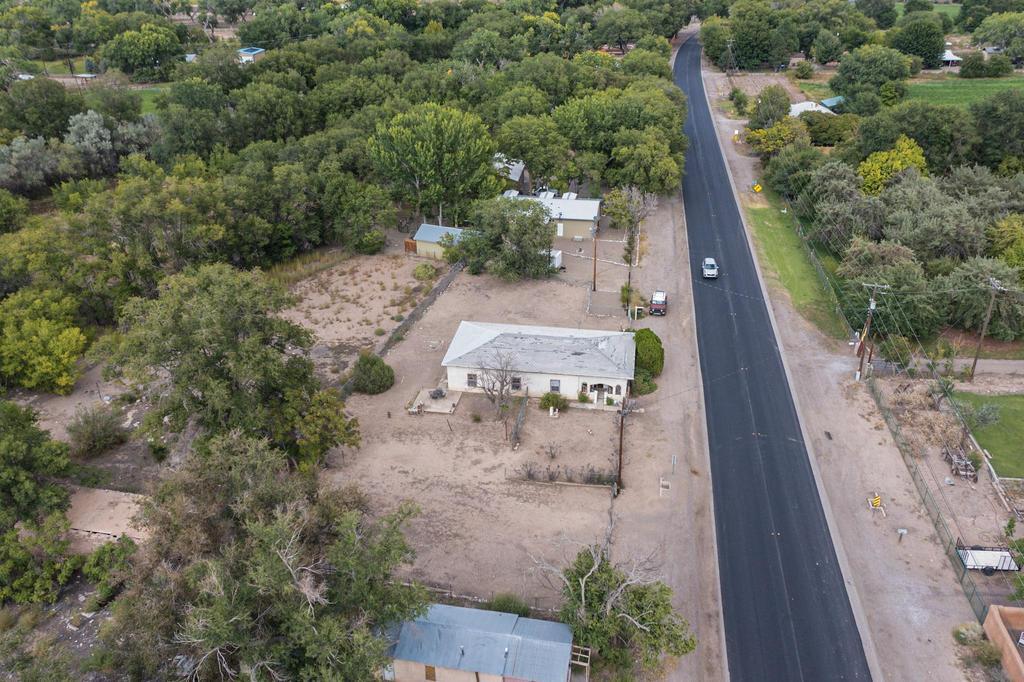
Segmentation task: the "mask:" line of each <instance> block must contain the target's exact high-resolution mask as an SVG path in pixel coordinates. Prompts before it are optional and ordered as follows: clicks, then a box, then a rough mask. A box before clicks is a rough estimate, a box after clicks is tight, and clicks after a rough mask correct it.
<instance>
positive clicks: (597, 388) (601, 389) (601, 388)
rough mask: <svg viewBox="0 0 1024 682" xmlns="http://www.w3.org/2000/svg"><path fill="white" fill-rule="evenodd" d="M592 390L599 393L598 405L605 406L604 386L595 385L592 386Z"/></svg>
mask: <svg viewBox="0 0 1024 682" xmlns="http://www.w3.org/2000/svg"><path fill="white" fill-rule="evenodd" d="M592 390H595V391H597V404H598V405H603V404H604V390H605V389H604V384H594V385H593V386H592Z"/></svg>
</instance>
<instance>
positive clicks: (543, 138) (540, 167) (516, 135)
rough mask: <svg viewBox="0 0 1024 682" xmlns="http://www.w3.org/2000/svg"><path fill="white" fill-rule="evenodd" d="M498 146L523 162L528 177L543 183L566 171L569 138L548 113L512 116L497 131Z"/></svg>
mask: <svg viewBox="0 0 1024 682" xmlns="http://www.w3.org/2000/svg"><path fill="white" fill-rule="evenodd" d="M498 148H499V149H500V150H501V151H502V153H503V154H504V155H505V156H506V157H507V158H510V159H519V160H521V161H523V162H524V163H525V164H526V169H527V171H528V172H529V174H530V179H531V180H532V181H533V182H535V183H536V184H537V185H538V186H543V185H545V184H547V183H548V182H550V181H551V180H553V179H554V178H556V177H559V176H563V175H564V174H565V170H566V166H567V164H568V161H569V156H570V154H569V141H568V140H566V139H565V136H564V135H562V133H561V132H560V131H559V130H558V125H557V124H556V123H555V121H554V120H553V119H552V118H551V117H550V116H515V117H513V118H511V119H509V120H508V121H506V122H505V123H504V124H502V126H501V129H500V130H499V131H498Z"/></svg>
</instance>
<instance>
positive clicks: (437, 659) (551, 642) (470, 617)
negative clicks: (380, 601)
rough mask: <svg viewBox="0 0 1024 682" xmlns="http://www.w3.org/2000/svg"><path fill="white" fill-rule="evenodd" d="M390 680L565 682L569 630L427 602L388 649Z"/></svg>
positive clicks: (570, 660) (568, 666) (561, 625)
mask: <svg viewBox="0 0 1024 682" xmlns="http://www.w3.org/2000/svg"><path fill="white" fill-rule="evenodd" d="M391 658H392V661H393V663H392V666H391V668H392V669H391V670H389V671H387V673H385V675H384V677H385V679H393V680H395V682H424V681H425V680H431V681H432V682H470V681H474V682H475V681H479V682H567V681H568V680H569V678H570V669H571V666H572V665H573V645H572V630H570V629H569V626H568V625H565V624H564V623H553V622H550V621H546V620H537V619H535V618H523V617H521V616H517V615H516V614H514V613H501V612H498V611H484V610H481V609H467V608H463V607H460V606H447V605H445V604H431V606H430V608H429V609H427V613H426V615H425V616H421V617H420V618H417V619H415V620H412V621H409V622H406V623H403V624H402V625H401V628H400V629H399V630H398V634H397V637H395V643H394V645H393V646H392V650H391Z"/></svg>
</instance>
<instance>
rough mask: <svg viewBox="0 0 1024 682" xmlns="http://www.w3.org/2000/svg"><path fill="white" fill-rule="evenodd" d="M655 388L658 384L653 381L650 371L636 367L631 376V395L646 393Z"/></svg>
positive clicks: (653, 390)
mask: <svg viewBox="0 0 1024 682" xmlns="http://www.w3.org/2000/svg"><path fill="white" fill-rule="evenodd" d="M657 390H658V384H656V383H654V379H652V378H651V373H650V372H648V371H647V370H646V369H641V368H639V367H638V368H637V370H636V374H635V375H634V378H633V395H647V394H649V393H654V392H655V391H657Z"/></svg>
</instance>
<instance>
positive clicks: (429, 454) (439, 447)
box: [295, 199, 722, 680]
mask: <svg viewBox="0 0 1024 682" xmlns="http://www.w3.org/2000/svg"><path fill="white" fill-rule="evenodd" d="M681 213H682V207H681V204H680V203H679V201H678V199H676V200H671V201H666V202H665V204H664V205H663V206H662V207H661V208H660V209H659V210H658V211H657V213H656V214H655V215H654V216H652V218H651V219H650V220H649V221H648V224H647V225H646V226H645V228H644V229H645V230H646V231H647V232H648V233H647V234H645V236H644V244H645V251H646V252H647V253H648V256H647V257H646V258H644V259H643V262H642V264H641V266H640V267H638V268H634V271H633V279H634V282H635V284H636V286H637V287H638V288H639V289H640V290H641V291H645V292H646V290H647V289H651V290H652V291H653V289H654V288H664V289H667V290H668V291H669V301H670V312H669V315H668V316H667V317H665V318H658V319H654V320H644V321H643V322H642V324H643V325H648V324H649V326H650V327H652V328H653V329H655V330H656V331H657V333H658V334H659V335H660V336H661V337H662V339H663V341H664V345H665V348H666V370H665V372H664V373H663V374H662V376H661V377H659V378H658V384H659V390H658V391H656V392H655V393H654V394H652V395H650V396H645V397H643V398H641V399H639V402H638V407H639V408H641V410H642V412H638V413H634V414H631V415H630V416H629V417H628V418H627V420H626V426H625V433H624V440H625V443H626V449H625V453H626V455H625V460H624V473H623V479H622V480H623V484H624V490H623V492H622V494H621V495H620V496H619V497H618V498H617V499H614V500H613V498H612V496H611V493H610V488H608V487H606V486H594V487H592V486H586V487H584V486H579V485H565V484H564V483H562V484H551V483H548V482H547V481H546V479H547V478H548V477H549V472H550V471H551V470H552V469H555V468H558V469H560V470H562V471H564V470H565V469H571V470H573V471H576V472H579V471H581V470H584V471H585V470H591V469H592V470H594V471H611V469H612V467H613V466H614V464H615V453H616V451H617V446H618V422H617V418H618V417H617V415H616V414H615V413H614V412H607V411H601V410H586V409H582V408H576V409H573V408H570V409H569V410H567V411H565V412H563V413H562V414H561V415H560V416H559V417H558V418H557V419H551V418H550V417H549V416H548V415H547V413H546V412H544V411H541V410H540V409H538V407H537V405H536V402H534V403H533V404H531V405H530V406H529V407H528V409H527V417H526V421H525V425H524V428H523V431H522V443H521V445H520V446H519V448H518V449H514V448H513V447H512V445H511V444H510V443H509V442H508V441H507V440H506V424H505V423H504V422H503V421H496V420H495V416H494V410H493V408H492V407H491V405H490V404H489V403H488V402H487V401H486V399H485V398H484V397H482V396H479V395H474V394H466V395H464V396H463V397H462V399H461V401H460V402H459V405H458V407H457V409H456V411H455V413H454V414H451V415H444V414H426V415H423V416H413V415H410V414H408V413H407V410H406V408H407V406H408V405H409V403H410V402H411V401H412V400H413V398H414V397H415V395H416V394H417V392H418V391H419V390H421V389H423V388H427V387H434V386H437V385H439V383H440V382H441V380H442V378H443V372H442V368H441V364H440V363H441V358H442V357H443V355H444V352H445V350H446V348H447V345H448V342H449V340H450V339H451V338H452V336H453V334H454V333H455V330H456V328H457V327H458V324H459V322H460V321H461V320H464V319H472V320H480V321H485V322H513V323H519V324H537V325H552V326H565V327H585V328H593V329H609V330H619V329H622V328H625V327H626V326H628V324H629V321H628V320H627V319H626V318H625V314H624V311H623V310H622V308H621V307H617V308H616V307H615V306H614V305H609V310H608V313H609V314H608V315H606V316H598V315H591V314H588V312H587V307H588V300H589V296H588V294H589V289H590V287H589V284H590V277H591V276H592V266H593V261H592V260H590V256H591V254H592V251H591V252H590V253H585V254H584V253H581V254H580V255H579V256H578V257H576V260H578V262H577V263H575V264H573V263H568V264H567V265H569V267H567V268H566V272H564V273H562V274H560V275H558V276H556V277H554V278H552V279H550V280H545V281H534V282H519V283H504V282H501V281H498V280H495V279H494V278H491V277H489V276H486V275H481V276H473V275H470V274H468V273H462V274H460V275H459V276H458V277H457V278H456V280H455V281H454V282H453V283H452V285H451V286H450V287H449V288H448V290H447V291H446V292H445V293H444V294H443V295H442V296H441V297H440V298H438V300H437V301H436V302H435V303H434V304H433V305H432V306H431V307H430V308H429V309H428V311H427V312H426V314H425V315H424V316H423V318H422V319H420V320H419V321H418V322H417V323H416V324H415V325H414V326H413V328H412V329H411V330H410V331H409V332H408V333H407V335H406V338H405V339H404V340H402V341H401V343H399V344H398V345H397V346H395V347H394V348H393V349H392V350H391V351H390V352H389V353H388V355H387V356H386V358H385V359H386V360H387V361H388V363H389V364H390V365H391V366H392V367H393V368H394V369H395V373H396V382H395V386H394V387H393V388H392V389H391V390H389V391H388V392H386V393H384V394H382V395H379V396H364V395H358V394H357V395H354V396H352V397H351V398H350V399H349V401H348V407H349V409H350V410H351V412H352V413H353V414H354V415H356V416H357V417H358V418H359V422H360V429H361V431H362V434H363V445H362V447H361V448H360V449H359V451H357V452H356V453H354V454H351V455H347V456H345V457H344V458H343V457H341V456H340V455H338V456H335V457H334V458H333V459H332V460H331V461H330V462H329V469H328V471H327V472H326V474H325V478H326V479H327V480H329V481H331V482H333V483H336V484H338V485H342V484H346V483H357V484H359V485H360V486H361V487H363V488H364V489H366V491H367V492H368V493H370V497H371V500H373V503H374V505H375V508H376V510H377V511H386V510H389V509H393V508H394V507H395V506H397V505H398V504H399V503H400V502H401V501H404V500H410V501H412V502H415V503H416V504H417V505H418V506H419V507H420V509H421V514H420V516H419V517H418V518H417V519H415V520H414V521H413V522H412V524H411V527H410V540H411V542H412V544H413V546H414V547H415V549H416V551H417V559H416V562H415V565H414V567H413V568H412V569H411V571H410V577H414V578H416V579H418V580H421V581H423V582H425V583H427V584H430V585H434V586H438V587H443V588H444V589H449V590H452V591H454V592H455V593H458V594H463V595H470V596H476V597H483V598H487V597H489V596H490V595H491V594H493V593H496V592H501V591H512V592H516V593H518V594H521V595H522V596H524V597H525V598H527V600H528V601H529V602H530V603H531V604H533V605H535V606H539V607H542V608H543V607H546V608H551V607H555V606H557V604H558V603H559V596H558V594H557V592H555V591H553V590H552V589H551V588H550V586H549V585H548V584H547V583H546V582H545V581H544V580H543V579H542V577H541V576H540V575H539V573H538V571H537V570H536V565H535V561H534V559H535V558H538V559H539V558H544V559H546V560H549V561H555V562H560V563H564V562H565V561H567V560H568V559H570V558H571V557H572V556H573V555H574V554H575V552H576V550H577V548H578V545H576V544H575V543H579V542H582V543H591V542H597V541H599V540H601V539H602V538H603V537H604V536H605V534H606V532H607V530H608V527H609V518H610V517H611V518H613V519H614V531H613V539H614V544H613V558H615V559H617V560H625V559H628V558H631V557H634V556H646V555H648V554H650V553H652V552H653V553H654V554H655V556H656V560H657V561H658V563H659V565H660V566H661V571H662V573H663V575H664V579H665V580H666V582H667V583H668V584H669V585H670V586H671V587H672V588H673V589H674V591H675V601H676V604H677V606H678V607H679V609H680V610H681V612H682V613H683V614H684V616H685V617H686V618H687V619H688V620H689V621H690V623H691V627H692V629H693V630H694V632H695V633H696V634H697V636H698V639H699V641H700V645H699V648H698V651H697V652H696V653H695V654H694V655H691V656H688V657H687V658H686V659H685V660H684V661H682V662H680V663H678V664H676V663H672V665H671V667H670V668H669V670H667V671H666V675H667V676H668V678H669V679H687V680H693V679H708V680H717V679H721V677H722V657H721V649H720V633H721V630H720V621H719V617H720V616H719V612H720V607H719V597H718V585H717V578H716V576H717V569H716V567H715V566H716V564H715V561H716V554H715V550H714V528H713V523H712V517H711V513H710V482H709V480H708V477H707V470H708V466H707V461H706V450H705V446H704V438H703V424H704V417H703V413H702V411H701V409H702V408H701V402H700V395H701V394H700V391H699V380H698V378H697V373H696V366H697V360H696V349H695V345H694V339H693V331H692V315H691V306H690V302H689V287H688V286H686V282H687V280H688V279H689V271H688V268H687V259H686V256H685V253H686V251H685V235H684V233H683V232H682V225H681V222H680V218H679V216H680V215H681ZM614 236H616V235H610V236H609V239H608V240H603V241H601V242H600V243H599V244H598V249H599V252H598V253H599V255H598V257H599V263H598V265H599V270H598V280H599V282H598V284H599V289H601V290H604V291H607V292H609V294H610V293H611V292H614V293H615V295H616V298H617V292H618V290H619V288H620V287H621V286H622V284H624V283H625V282H626V277H627V273H628V269H627V268H626V267H624V266H623V265H619V263H621V254H622V243H621V241H619V242H617V241H615V240H613V239H612V238H611V237H614ZM580 246H583V247H592V244H591V243H589V242H587V243H584V244H582V245H580ZM565 248H566V249H568V248H571V245H566V246H565ZM680 254H682V256H681V255H680ZM584 258H586V259H585V260H584ZM566 260H569V258H568V257H567V258H566ZM605 260H606V261H608V262H604V261H605ZM409 261H410V262H411V261H413V259H411V258H410V259H409ZM348 267H351V266H348ZM409 268H411V264H410V265H408V266H405V267H402V268H400V269H399V272H403V273H408V272H410V269H409ZM341 270H342V271H345V270H346V268H344V267H343V268H341ZM366 270H367V268H365V267H364V268H363V271H364V272H365V271H366ZM370 271H371V272H372V269H370ZM345 276H346V277H347V275H345ZM328 279H329V278H328ZM389 281H391V280H390V274H388V275H386V276H385V278H384V282H385V283H387V282H389ZM396 281H399V282H400V281H401V279H400V278H398V279H397V280H396ZM339 286H340V285H339ZM374 286H375V285H364V288H369V289H370V290H371V291H373V290H374ZM330 288H331V287H330V286H329V285H328V284H327V283H326V282H324V283H321V284H319V285H316V286H313V285H310V286H309V287H308V288H307V289H304V290H303V291H308V292H310V293H312V294H314V295H315V296H317V297H318V298H317V301H318V302H319V303H318V304H311V305H307V304H305V303H304V305H303V306H302V308H301V310H302V311H303V312H302V313H300V312H298V310H297V311H296V313H295V314H297V315H298V320H299V321H302V322H303V323H304V324H307V325H308V326H311V327H312V328H313V329H314V330H315V331H316V333H317V336H318V343H333V344H344V343H353V342H352V341H351V340H349V339H348V337H346V336H345V335H344V333H345V328H344V326H343V325H341V324H339V322H338V321H337V320H336V319H333V320H331V321H328V322H327V323H326V324H325V323H324V322H322V321H321V320H320V319H319V317H320V316H321V315H323V316H324V317H325V318H337V317H338V316H339V315H340V314H341V313H340V312H335V311H334V308H332V307H331V306H329V305H328V306H324V303H325V302H328V301H329V300H330V294H329V291H330ZM378 288H379V287H378ZM375 310H376V308H375ZM321 311H323V313H321ZM387 312H390V309H387V310H384V311H382V312H381V313H377V315H378V316H380V315H383V314H384V313H387ZM306 314H308V315H309V316H310V318H312V319H311V320H310V321H308V322H307V321H306V320H305V319H304V317H305V315H306ZM371 319H372V318H371ZM378 319H379V318H378ZM385 319H386V315H385ZM363 326H364V327H369V326H370V325H363ZM335 331H336V333H337V335H336V336H330V337H328V336H327V335H326V334H331V333H335ZM371 331H372V329H371ZM322 335H323V336H322ZM356 338H357V339H358V338H361V337H356ZM328 339H330V340H328ZM474 415H478V417H479V420H477V419H475V418H474ZM510 421H511V420H510ZM552 451H554V457H553V458H552V457H551V452H552ZM673 456H675V460H676V461H675V464H673ZM527 466H529V467H532V468H533V470H534V471H535V472H536V475H535V476H534V478H535V479H539V480H533V481H529V480H523V479H524V478H525V475H524V467H527ZM559 479H560V480H564V476H563V475H559Z"/></svg>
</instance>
